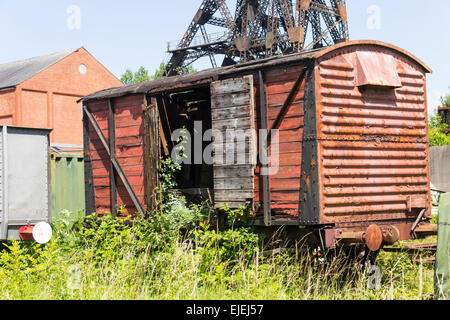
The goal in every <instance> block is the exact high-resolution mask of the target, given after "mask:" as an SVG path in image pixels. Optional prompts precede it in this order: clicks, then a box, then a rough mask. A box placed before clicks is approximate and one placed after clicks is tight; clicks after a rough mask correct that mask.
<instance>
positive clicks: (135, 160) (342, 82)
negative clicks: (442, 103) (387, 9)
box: [81, 41, 434, 251]
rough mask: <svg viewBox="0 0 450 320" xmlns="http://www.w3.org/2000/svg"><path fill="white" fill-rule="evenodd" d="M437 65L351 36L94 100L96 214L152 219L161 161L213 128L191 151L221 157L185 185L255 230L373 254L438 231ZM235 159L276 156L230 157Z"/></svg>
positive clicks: (182, 185) (194, 171) (87, 116)
mask: <svg viewBox="0 0 450 320" xmlns="http://www.w3.org/2000/svg"><path fill="white" fill-rule="evenodd" d="M430 72H431V70H430V69H429V68H428V67H427V66H426V65H425V64H424V63H423V62H421V61H420V60H419V59H417V58H416V57H414V56H413V55H412V54H410V53H408V52H406V51H404V50H402V49H400V48H397V47H395V46H393V45H390V44H386V43H381V42H377V41H350V42H345V43H341V44H338V45H335V46H332V47H328V48H323V49H316V50H311V51H305V52H302V53H298V54H292V55H287V56H283V57H272V58H267V59H264V60H258V61H252V62H247V63H244V64H240V65H233V66H227V67H222V68H217V69H210V70H205V71H201V72H197V73H193V74H188V75H182V76H176V77H170V78H163V79H160V80H155V81H150V82H146V83H140V84H135V85H130V86H125V87H121V88H112V89H108V90H104V91H101V92H98V93H94V94H92V95H90V96H87V97H85V98H83V99H82V100H81V101H82V103H83V110H84V137H85V157H86V159H85V160H86V161H85V164H86V183H87V185H86V192H87V195H86V201H87V203H86V208H88V210H89V211H90V212H98V213H105V212H113V213H117V208H118V207H119V206H122V205H125V206H126V207H127V210H128V212H129V213H140V214H144V213H145V212H146V210H148V209H149V208H150V207H151V206H152V203H153V202H154V201H155V200H154V190H155V188H156V187H157V186H158V168H159V167H160V158H161V157H164V156H169V155H171V154H172V152H173V151H174V148H175V146H176V142H174V141H172V134H173V133H174V131H175V130H176V129H178V128H185V130H186V132H188V133H190V134H191V135H192V136H194V135H195V133H196V132H198V131H199V130H200V131H201V132H202V133H205V136H204V137H203V138H204V139H203V140H202V139H201V138H200V139H193V140H197V141H193V142H192V145H191V147H192V150H197V151H199V152H200V154H201V153H202V151H203V150H205V152H206V151H207V150H208V146H212V147H211V148H210V149H209V151H211V150H212V153H211V154H212V158H213V161H212V162H207V161H203V160H202V161H194V160H192V163H184V164H182V172H181V174H180V176H179V179H178V185H179V189H180V191H181V192H183V193H184V194H191V195H192V194H196V195H198V196H202V197H204V198H206V199H208V198H209V199H211V201H212V203H213V205H214V206H215V207H216V208H220V207H221V206H222V205H223V204H227V205H228V206H229V208H237V207H240V206H248V207H250V208H251V209H252V212H254V216H253V217H252V219H250V221H249V224H250V225H253V226H256V227H258V228H261V229H265V230H274V229H275V227H279V226H285V227H286V230H290V231H289V234H293V237H294V238H295V237H297V238H298V237H300V236H301V235H302V234H304V233H306V232H308V233H309V234H310V235H311V236H310V237H309V238H310V239H312V240H311V241H313V242H314V241H317V242H320V243H322V244H323V245H324V246H326V247H329V248H330V247H335V246H336V244H337V243H339V242H343V243H362V244H363V243H365V244H366V245H367V247H368V248H369V249H370V250H372V251H377V250H378V249H379V248H380V247H382V246H383V245H384V244H392V243H394V242H396V241H397V240H399V239H400V240H406V239H409V238H411V237H415V236H419V237H420V236H421V235H423V234H426V233H428V232H433V231H434V230H433V228H432V227H431V225H430V224H429V223H428V220H429V219H428V218H429V217H430V215H431V204H430V182H429V181H430V170H429V144H428V130H427V98H426V74H427V73H430ZM198 123H201V124H202V126H201V127H198ZM210 129H211V130H212V132H213V133H214V132H216V133H217V132H219V133H224V136H226V134H227V132H236V131H237V132H241V133H242V134H241V133H239V134H237V135H236V134H235V136H234V138H233V139H234V140H233V141H232V142H233V143H234V142H236V141H238V140H239V139H241V140H245V143H244V144H245V149H242V150H235V149H227V148H228V147H229V143H228V142H226V143H224V141H223V139H217V138H216V136H215V135H214V139H211V134H210V136H209V137H208V134H207V131H208V130H209V131H210V132H211V130H210ZM239 130H241V131H239ZM252 130H253V131H252ZM264 130H265V131H264ZM248 132H250V134H247V133H248ZM251 132H254V134H253V136H252V134H251ZM264 132H266V134H264ZM200 137H201V136H200ZM208 138H210V139H208ZM199 146H201V148H200V147H199ZM199 148H200V149H199ZM218 150H219V151H222V152H218ZM223 150H225V152H223ZM227 150H228V152H227ZM229 150H231V151H229ZM197 153H198V152H197ZM224 153H225V155H228V156H229V155H230V154H231V155H233V158H237V157H238V156H239V155H245V156H246V157H245V158H246V159H247V160H248V159H253V160H255V159H264V157H265V159H267V158H270V161H269V162H268V161H244V162H229V161H223V157H224ZM219 157H221V158H219ZM268 172H269V173H270V174H268Z"/></svg>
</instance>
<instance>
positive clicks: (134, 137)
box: [88, 94, 146, 215]
mask: <svg viewBox="0 0 450 320" xmlns="http://www.w3.org/2000/svg"><path fill="white" fill-rule="evenodd" d="M112 103H113V105H114V120H115V121H114V122H115V133H116V156H117V159H118V162H119V164H120V166H121V167H122V169H123V171H124V173H125V175H126V176H127V178H128V180H129V182H130V184H131V187H132V188H133V190H134V192H135V193H136V195H137V197H138V199H139V202H140V203H141V204H142V205H143V206H144V208H146V199H145V194H146V187H145V178H144V172H145V170H144V154H145V152H144V136H145V135H144V132H145V130H144V121H143V119H144V117H143V112H142V108H143V105H144V96H143V95H142V94H136V95H131V96H125V97H120V98H116V99H112ZM88 107H89V109H90V111H91V113H92V115H93V116H94V118H95V120H96V121H97V123H98V125H99V127H100V129H101V131H102V132H103V134H104V136H105V138H106V139H107V140H109V124H108V122H109V121H108V117H109V106H108V101H107V100H101V101H96V102H90V103H89V104H88ZM89 137H90V154H91V159H92V174H93V183H94V194H95V204H96V211H97V213H98V214H100V215H102V214H105V213H108V212H111V211H112V204H111V189H110V174H111V161H110V159H109V156H108V153H107V151H106V150H105V148H104V147H103V145H102V143H101V141H100V138H99V137H98V136H97V134H96V133H95V130H94V128H93V127H92V125H91V124H89ZM116 183H117V207H118V208H120V207H121V206H125V207H126V211H125V212H124V214H136V213H137V209H136V208H135V206H134V204H133V201H132V199H131V197H130V196H129V195H128V192H127V190H126V188H125V185H124V183H123V182H122V181H121V179H120V178H118V177H117V179H116Z"/></svg>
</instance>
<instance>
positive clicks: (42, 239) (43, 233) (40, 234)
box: [33, 222, 53, 244]
mask: <svg viewBox="0 0 450 320" xmlns="http://www.w3.org/2000/svg"><path fill="white" fill-rule="evenodd" d="M52 235H53V230H52V227H51V226H50V225H49V224H48V223H47V222H39V223H38V224H37V225H35V226H34V228H33V239H34V240H35V241H36V242H37V243H39V244H44V243H47V242H49V241H50V239H51V238H52Z"/></svg>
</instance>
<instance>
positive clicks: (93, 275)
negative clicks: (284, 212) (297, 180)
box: [0, 216, 433, 300]
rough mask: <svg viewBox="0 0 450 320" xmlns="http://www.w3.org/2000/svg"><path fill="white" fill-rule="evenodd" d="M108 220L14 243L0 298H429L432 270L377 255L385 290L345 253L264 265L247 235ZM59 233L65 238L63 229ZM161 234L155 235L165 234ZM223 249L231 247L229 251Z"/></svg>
mask: <svg viewBox="0 0 450 320" xmlns="http://www.w3.org/2000/svg"><path fill="white" fill-rule="evenodd" d="M172 218H173V217H172V216H170V217H169V218H168V217H163V218H160V219H153V220H151V221H149V222H147V221H139V222H138V223H136V224H135V225H134V226H130V227H127V226H124V225H123V223H121V222H119V221H118V220H116V219H113V218H111V217H109V218H106V219H104V221H103V222H102V223H101V225H100V226H97V227H96V228H95V229H93V228H90V227H87V228H86V227H80V230H79V231H77V232H72V231H71V230H70V228H65V227H63V226H62V225H63V224H59V225H58V226H55V228H56V237H54V239H53V240H52V241H51V242H50V243H49V244H47V245H38V244H25V243H20V242H11V243H9V244H8V247H9V248H8V249H7V250H3V251H2V252H1V253H0V265H1V268H0V299H2V300H4V299H14V300H15V299H58V300H60V299H88V300H89V299H120V300H122V299H127V300H135V299H146V300H147V299H148V300H153V299H164V300H166V299H206V300H208V299H225V300H228V299H261V300H266V299H277V300H278V299H281V300H302V299H314V300H316V299H327V300H335V299H337V300H343V299H352V300H355V299H382V300H385V299H428V298H430V297H431V296H432V294H433V266H432V265H430V264H425V263H424V264H422V266H421V265H420V263H417V264H414V263H412V262H411V259H410V257H409V256H408V255H407V254H406V253H386V252H381V253H380V255H379V259H378V266H379V267H380V268H381V287H380V288H379V289H377V290H371V289H369V288H368V281H369V280H370V277H371V275H372V274H370V273H369V272H368V269H367V268H366V269H363V268H361V266H360V264H359V262H358V261H350V260H349V259H347V258H346V255H345V254H343V253H339V252H335V253H331V254H330V255H329V256H328V257H327V258H326V259H318V258H317V256H315V255H313V254H312V253H303V254H297V255H296V254H279V255H274V256H271V257H262V255H261V250H262V248H261V247H260V243H261V242H260V239H258V236H256V235H255V234H253V233H252V232H251V230H249V229H236V230H231V231H228V232H227V233H224V232H217V231H215V230H211V229H209V228H208V227H207V226H206V225H205V224H201V225H200V226H198V227H195V228H192V229H191V230H193V231H191V232H190V234H189V235H186V233H184V232H181V231H180V230H181V229H178V228H177V227H175V228H172V227H169V225H168V224H166V223H167V222H168V221H166V219H169V221H170V223H173V221H172V220H170V219H172ZM58 228H60V229H58ZM162 231H163V232H165V234H158V233H160V232H162ZM224 244H226V245H224Z"/></svg>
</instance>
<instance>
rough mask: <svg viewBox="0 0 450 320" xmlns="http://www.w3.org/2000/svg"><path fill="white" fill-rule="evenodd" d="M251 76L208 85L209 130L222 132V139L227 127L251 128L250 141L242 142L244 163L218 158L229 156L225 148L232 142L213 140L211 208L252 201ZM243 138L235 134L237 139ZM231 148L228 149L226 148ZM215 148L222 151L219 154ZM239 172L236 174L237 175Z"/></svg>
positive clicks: (252, 132) (253, 127)
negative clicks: (209, 97)
mask: <svg viewBox="0 0 450 320" xmlns="http://www.w3.org/2000/svg"><path fill="white" fill-rule="evenodd" d="M253 87H254V85H253V77H252V76H245V77H242V78H234V79H228V80H223V81H216V82H213V83H212V84H211V113H212V129H213V130H218V131H220V132H222V133H223V137H224V139H226V132H227V130H249V129H250V130H251V131H249V132H250V136H249V137H250V141H248V142H247V143H245V147H246V150H248V151H246V152H245V156H246V157H245V159H246V160H245V164H240V162H238V161H235V162H234V163H227V161H226V159H219V156H221V155H222V154H223V156H224V157H227V156H229V154H227V150H231V149H232V150H234V153H235V155H237V151H236V148H235V146H234V143H231V142H229V141H226V143H223V142H222V141H221V142H220V144H221V145H219V142H217V141H216V140H215V141H214V143H213V148H214V152H215V154H214V199H215V207H216V208H220V207H221V206H222V205H224V204H227V205H228V207H230V208H238V207H239V206H245V205H246V204H249V203H252V202H253V197H254V189H255V188H254V178H253V177H254V169H255V163H256V161H255V160H254V159H255V157H256V144H255V143H256V137H255V130H254V129H255V116H254V112H255V103H254V89H253ZM242 138H243V137H242V136H238V139H237V141H238V142H240V141H242V140H241V139H242ZM230 147H231V148H230ZM218 150H223V153H219V152H218ZM238 173H239V174H238Z"/></svg>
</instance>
